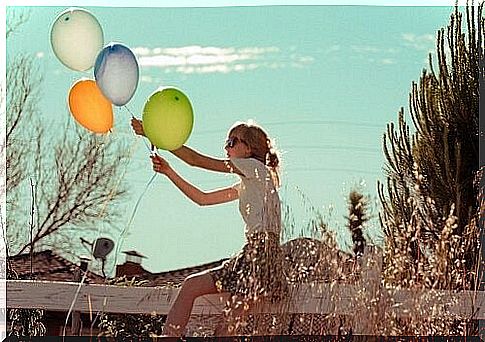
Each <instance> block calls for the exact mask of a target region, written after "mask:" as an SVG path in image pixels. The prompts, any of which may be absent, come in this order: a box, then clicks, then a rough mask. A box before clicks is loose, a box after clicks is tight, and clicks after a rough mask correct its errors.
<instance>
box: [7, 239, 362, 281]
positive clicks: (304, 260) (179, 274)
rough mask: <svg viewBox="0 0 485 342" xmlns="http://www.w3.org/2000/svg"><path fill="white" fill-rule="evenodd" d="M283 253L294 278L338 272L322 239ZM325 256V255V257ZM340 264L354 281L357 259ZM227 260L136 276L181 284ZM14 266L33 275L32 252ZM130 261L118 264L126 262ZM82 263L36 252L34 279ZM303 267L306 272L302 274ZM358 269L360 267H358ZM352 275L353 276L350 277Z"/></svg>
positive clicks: (59, 275) (69, 272) (69, 276)
mask: <svg viewBox="0 0 485 342" xmlns="http://www.w3.org/2000/svg"><path fill="white" fill-rule="evenodd" d="M282 248H283V253H284V255H285V268H286V271H287V273H288V275H289V277H290V278H291V279H293V281H295V280H296V281H299V282H300V281H304V282H305V281H311V280H317V279H318V280H328V279H331V278H332V277H335V275H333V274H331V273H332V272H331V271H330V270H329V264H328V261H325V259H326V258H325V257H323V256H325V255H327V256H328V254H329V253H332V251H330V250H326V248H325V246H324V244H322V242H320V241H318V240H315V239H310V238H297V239H294V240H291V241H288V242H287V243H285V244H283V246H282ZM322 257H323V258H322ZM337 259H339V265H340V267H341V268H342V269H341V271H340V273H341V275H346V276H345V278H347V279H342V280H343V281H344V282H345V281H347V282H348V281H350V282H352V281H354V280H355V276H356V271H357V270H356V269H355V266H356V264H355V259H354V258H351V257H349V256H347V255H344V254H339V255H337ZM225 260H227V258H224V259H220V260H217V261H213V262H209V263H205V264H200V265H195V266H191V267H185V268H181V269H177V270H171V271H165V272H159V273H151V272H149V271H147V270H145V269H143V268H142V267H141V265H139V267H140V274H136V278H138V279H140V280H146V284H145V285H144V286H178V285H180V284H181V283H182V282H183V280H184V279H185V278H186V277H187V276H189V275H191V274H194V273H198V272H202V271H205V270H207V269H211V268H214V267H217V266H219V265H221V264H222V262H224V261H225ZM9 261H10V262H11V264H12V266H13V269H14V270H15V271H16V272H17V274H18V276H19V278H20V279H28V278H29V275H30V254H29V253H26V254H21V255H18V256H14V257H10V258H9ZM127 264H128V262H127V263H125V264H123V265H118V267H119V266H124V265H127ZM76 269H79V265H76V264H74V263H72V262H70V261H69V260H66V259H64V258H63V257H61V256H59V255H57V254H56V253H55V252H53V251H51V250H46V251H42V252H36V253H34V254H33V262H32V271H33V273H32V275H33V278H34V279H38V280H52V281H73V274H74V271H75V270H76ZM302 270H304V271H305V272H303V273H305V274H304V277H302V274H303V273H302ZM307 270H313V271H311V272H310V273H309V272H307ZM357 273H358V271H357ZM348 276H350V278H349V277H348ZM86 282H87V283H105V279H104V278H103V277H102V276H100V275H98V274H96V273H93V272H88V275H87V278H86Z"/></svg>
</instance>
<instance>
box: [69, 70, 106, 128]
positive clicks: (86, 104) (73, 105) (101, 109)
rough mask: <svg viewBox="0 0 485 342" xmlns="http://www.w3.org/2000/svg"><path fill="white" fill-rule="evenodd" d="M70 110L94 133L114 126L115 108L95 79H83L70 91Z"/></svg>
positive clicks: (78, 120) (75, 117) (77, 119)
mask: <svg viewBox="0 0 485 342" xmlns="http://www.w3.org/2000/svg"><path fill="white" fill-rule="evenodd" d="M69 110H70V111H71V114H72V115H73V116H74V119H76V121H77V122H79V123H80V124H81V125H82V126H83V127H85V128H87V129H88V130H90V131H92V132H94V133H106V132H108V131H109V130H110V129H111V128H112V127H113V108H112V105H111V102H109V101H108V99H106V98H105V97H104V95H103V94H102V93H101V91H100V90H99V88H98V86H97V85H96V82H95V81H94V80H88V79H81V80H79V81H77V82H76V83H74V84H73V86H72V87H71V90H70V91H69Z"/></svg>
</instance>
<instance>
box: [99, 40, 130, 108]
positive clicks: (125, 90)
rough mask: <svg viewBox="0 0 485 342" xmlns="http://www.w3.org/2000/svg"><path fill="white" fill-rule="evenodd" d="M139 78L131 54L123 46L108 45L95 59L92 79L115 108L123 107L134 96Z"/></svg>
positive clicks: (116, 44) (117, 44)
mask: <svg viewBox="0 0 485 342" xmlns="http://www.w3.org/2000/svg"><path fill="white" fill-rule="evenodd" d="M139 76H140V72H139V68H138V62H137V60H136V57H135V55H134V54H133V52H132V51H131V50H130V49H129V48H128V47H126V46H125V45H123V44H119V43H110V44H108V45H107V46H105V47H104V48H103V49H102V50H101V52H100V53H99V54H98V57H96V63H95V64H94V78H95V79H96V84H97V85H98V87H99V89H101V92H102V93H103V95H104V96H105V97H106V98H107V99H108V100H110V101H111V103H113V104H114V105H116V106H123V105H125V104H127V103H128V101H130V99H131V98H132V97H133V94H135V91H136V88H137V86H138V79H139Z"/></svg>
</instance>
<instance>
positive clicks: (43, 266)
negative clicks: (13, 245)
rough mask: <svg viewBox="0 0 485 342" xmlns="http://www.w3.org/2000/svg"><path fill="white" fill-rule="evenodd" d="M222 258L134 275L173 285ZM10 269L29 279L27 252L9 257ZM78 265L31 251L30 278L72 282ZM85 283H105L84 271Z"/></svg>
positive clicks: (48, 253)
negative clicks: (184, 266)
mask: <svg viewBox="0 0 485 342" xmlns="http://www.w3.org/2000/svg"><path fill="white" fill-rule="evenodd" d="M224 260H226V259H221V260H218V261H214V262H210V263H206V264H201V265H196V266H191V267H186V268H181V269H177V270H172V271H166V272H160V273H151V272H149V271H146V270H144V273H142V274H140V275H137V276H136V277H137V278H139V279H143V280H146V281H147V283H146V285H145V286H164V285H172V286H177V285H180V284H181V283H182V281H183V280H184V279H185V278H186V277H187V276H189V275H191V274H194V273H197V272H201V271H204V270H207V269H210V268H213V267H216V266H219V265H220V264H221V263H222V262H223V261H224ZM9 261H10V263H11V265H12V268H13V269H14V270H15V272H16V273H17V275H18V276H19V279H29V278H30V254H29V253H26V254H20V255H17V256H13V257H10V258H9ZM76 269H79V265H76V264H74V263H72V262H71V261H69V260H67V259H65V258H63V257H61V256H60V255H58V254H56V253H55V252H53V251H52V250H45V251H42V252H35V253H34V254H33V260H32V278H33V279H37V280H52V281H73V274H74V271H75V270H76ZM86 283H96V284H102V283H105V279H104V278H103V277H102V276H101V275H98V274H96V273H93V272H88V275H87V277H86Z"/></svg>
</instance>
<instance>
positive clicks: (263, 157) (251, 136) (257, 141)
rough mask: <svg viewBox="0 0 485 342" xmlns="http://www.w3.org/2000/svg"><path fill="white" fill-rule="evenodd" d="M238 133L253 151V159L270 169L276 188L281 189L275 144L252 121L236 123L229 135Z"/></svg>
mask: <svg viewBox="0 0 485 342" xmlns="http://www.w3.org/2000/svg"><path fill="white" fill-rule="evenodd" d="M236 132H237V133H238V135H239V136H240V137H241V139H242V140H244V142H245V143H246V144H247V145H248V146H249V148H250V149H251V157H252V158H255V159H257V160H259V161H260V162H262V163H263V164H264V165H266V166H268V167H269V170H270V173H271V177H272V178H273V182H274V184H275V186H276V187H279V186H280V185H281V184H280V176H279V164H280V159H279V153H278V151H277V150H276V148H275V147H274V143H273V141H272V140H271V138H270V137H269V136H268V134H267V133H266V132H265V131H264V130H263V128H262V127H261V126H259V125H257V124H256V123H254V122H252V121H248V122H236V123H235V124H234V125H233V126H232V127H231V128H230V129H229V135H231V134H232V133H236Z"/></svg>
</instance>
